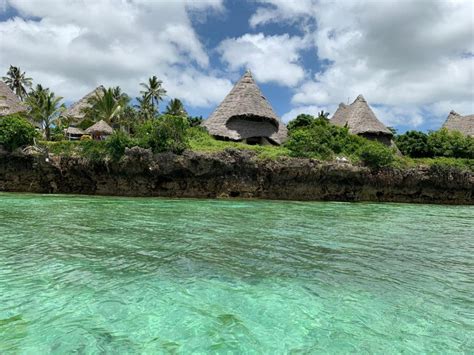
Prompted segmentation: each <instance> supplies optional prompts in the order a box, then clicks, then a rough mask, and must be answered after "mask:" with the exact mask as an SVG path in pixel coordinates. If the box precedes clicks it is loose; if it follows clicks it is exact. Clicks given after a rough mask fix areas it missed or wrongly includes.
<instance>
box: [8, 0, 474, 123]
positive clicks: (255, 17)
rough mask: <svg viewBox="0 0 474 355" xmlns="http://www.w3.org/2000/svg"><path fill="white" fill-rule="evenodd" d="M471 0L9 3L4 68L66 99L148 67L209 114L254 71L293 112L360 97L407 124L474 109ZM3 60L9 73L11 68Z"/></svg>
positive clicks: (129, 84)
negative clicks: (247, 72) (25, 75)
mask: <svg viewBox="0 0 474 355" xmlns="http://www.w3.org/2000/svg"><path fill="white" fill-rule="evenodd" d="M473 13H474V2H472V1H468V0H466V1H462V0H417V1H409V0H398V1H395V0H380V1H373V0H370V1H362V0H298V1H292V0H268V1H267V0H260V1H236V0H232V1H231V0H229V1H225V0H200V1H191V0H176V1H148V0H128V1H125V0H124V1H120V0H101V1H92V0H81V1H79V0H42V1H34V0H0V71H3V72H6V71H7V69H8V66H9V65H10V64H13V65H19V66H20V67H21V69H22V70H24V71H26V72H27V73H28V74H29V75H30V76H32V77H33V79H34V80H35V82H36V83H42V84H43V85H45V86H48V87H50V88H51V89H52V90H54V91H55V92H56V93H57V94H59V95H61V96H63V97H64V98H65V100H66V102H67V103H70V102H73V101H74V100H77V99H79V98H80V97H82V96H83V95H85V94H86V93H88V92H89V91H91V90H92V89H94V88H95V87H96V86H98V85H101V84H103V85H106V86H115V85H120V86H121V87H122V88H123V89H124V90H125V91H126V92H127V93H128V94H129V95H130V96H132V97H134V96H137V95H138V92H139V90H140V88H139V85H138V83H140V82H143V81H145V80H146V79H147V78H148V77H149V76H151V75H157V76H158V77H159V78H161V79H162V80H163V82H164V87H165V89H167V91H168V94H169V96H168V97H167V99H170V98H173V97H178V98H180V99H182V100H183V101H184V102H185V105H186V107H187V109H188V111H189V112H190V113H191V114H193V115H202V116H204V117H207V116H208V115H209V113H210V112H212V110H213V109H214V108H215V107H216V106H217V105H218V103H219V102H220V101H221V100H222V99H223V98H224V96H225V95H226V94H227V93H228V91H229V90H230V89H231V87H232V84H233V83H235V81H236V80H238V78H239V77H240V75H241V74H242V73H243V72H244V71H245V69H246V68H249V69H251V70H252V72H253V74H254V77H255V78H256V80H257V82H258V84H259V85H260V87H261V89H262V91H263V92H264V94H265V96H266V97H267V98H268V99H269V101H270V102H271V104H272V106H273V107H274V109H275V111H276V112H277V114H278V115H280V116H281V117H282V118H283V120H284V121H285V122H287V121H288V120H290V119H292V118H294V117H295V116H296V115H297V114H299V113H311V114H316V113H317V112H319V111H320V110H325V111H328V112H330V113H331V114H332V113H333V112H334V111H335V110H336V108H337V105H338V104H339V103H340V102H344V103H348V102H352V101H353V100H354V99H355V98H356V97H357V95H358V94H363V95H364V96H365V98H366V99H367V101H368V102H369V103H370V104H371V106H372V108H373V109H374V111H375V113H376V114H377V116H378V117H379V119H380V120H381V121H383V122H384V123H385V124H387V125H389V126H394V127H396V128H397V129H398V130H399V131H401V132H403V131H405V130H407V129H420V130H428V129H437V128H438V127H439V126H440V125H441V123H442V122H443V121H444V119H445V118H446V116H447V115H448V113H449V111H450V110H455V111H457V112H459V113H461V114H471V113H473V112H474V87H473V85H474V84H473V83H474V56H473V53H474V20H473V16H472V14H473ZM1 68H3V69H1Z"/></svg>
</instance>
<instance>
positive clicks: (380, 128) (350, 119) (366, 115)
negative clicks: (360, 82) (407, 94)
mask: <svg viewBox="0 0 474 355" xmlns="http://www.w3.org/2000/svg"><path fill="white" fill-rule="evenodd" d="M331 123H333V124H335V125H337V126H345V125H346V124H347V126H348V127H349V131H350V132H351V133H353V134H364V133H372V134H382V135H390V136H393V133H392V132H391V131H390V130H389V129H388V128H387V127H385V125H384V124H383V123H382V122H380V121H379V120H378V119H377V117H376V116H375V114H374V112H373V111H372V109H371V108H370V106H369V104H368V103H367V101H366V100H365V99H364V97H363V96H362V95H359V96H357V98H356V99H355V101H354V102H353V103H352V104H350V105H345V104H343V103H341V104H340V105H339V108H338V109H337V110H336V112H335V113H334V115H333V116H332V118H331Z"/></svg>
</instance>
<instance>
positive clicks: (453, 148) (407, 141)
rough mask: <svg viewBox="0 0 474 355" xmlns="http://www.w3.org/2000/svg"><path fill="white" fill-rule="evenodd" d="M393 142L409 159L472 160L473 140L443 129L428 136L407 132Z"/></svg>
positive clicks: (473, 157)
mask: <svg viewBox="0 0 474 355" xmlns="http://www.w3.org/2000/svg"><path fill="white" fill-rule="evenodd" d="M395 141H396V144H397V146H398V148H399V149H400V151H401V152H402V153H403V154H404V155H406V156H408V157H411V158H433V157H447V158H461V159H474V138H473V137H469V136H464V135H463V134H461V133H460V132H450V131H448V130H446V129H444V128H443V129H440V130H439V131H433V132H430V133H428V134H426V133H423V132H418V131H408V132H406V133H405V134H402V135H399V136H397V137H396V138H395Z"/></svg>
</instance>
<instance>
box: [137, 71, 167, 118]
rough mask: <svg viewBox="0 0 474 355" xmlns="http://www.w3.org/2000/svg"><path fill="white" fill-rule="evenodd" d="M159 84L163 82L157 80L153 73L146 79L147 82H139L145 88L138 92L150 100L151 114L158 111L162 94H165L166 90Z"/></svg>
mask: <svg viewBox="0 0 474 355" xmlns="http://www.w3.org/2000/svg"><path fill="white" fill-rule="evenodd" d="M161 84H163V82H162V81H161V80H158V78H157V77H156V75H153V76H152V77H151V78H149V79H148V84H146V83H140V85H141V86H142V87H144V88H145V90H143V91H140V94H142V95H143V97H146V98H147V99H148V100H150V104H151V110H152V113H153V116H154V115H155V113H157V112H159V103H160V101H162V100H163V96H165V95H166V90H165V89H163V88H162V87H161ZM155 104H156V110H155Z"/></svg>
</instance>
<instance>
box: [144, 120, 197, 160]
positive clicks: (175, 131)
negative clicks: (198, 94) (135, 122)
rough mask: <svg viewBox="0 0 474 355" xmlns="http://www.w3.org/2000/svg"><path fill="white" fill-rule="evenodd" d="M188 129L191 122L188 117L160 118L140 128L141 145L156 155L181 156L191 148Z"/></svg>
mask: <svg viewBox="0 0 474 355" xmlns="http://www.w3.org/2000/svg"><path fill="white" fill-rule="evenodd" d="M188 128H189V122H188V120H187V118H186V117H181V116H172V115H163V116H160V117H159V118H158V119H156V120H153V121H148V122H145V123H144V124H143V125H142V126H141V127H139V128H138V134H137V135H138V138H139V141H140V144H139V145H140V146H141V147H142V148H151V149H152V150H153V152H154V153H161V152H173V153H177V154H181V153H182V152H183V151H184V150H185V149H187V148H188V147H189V139H188V132H187V131H188Z"/></svg>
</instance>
